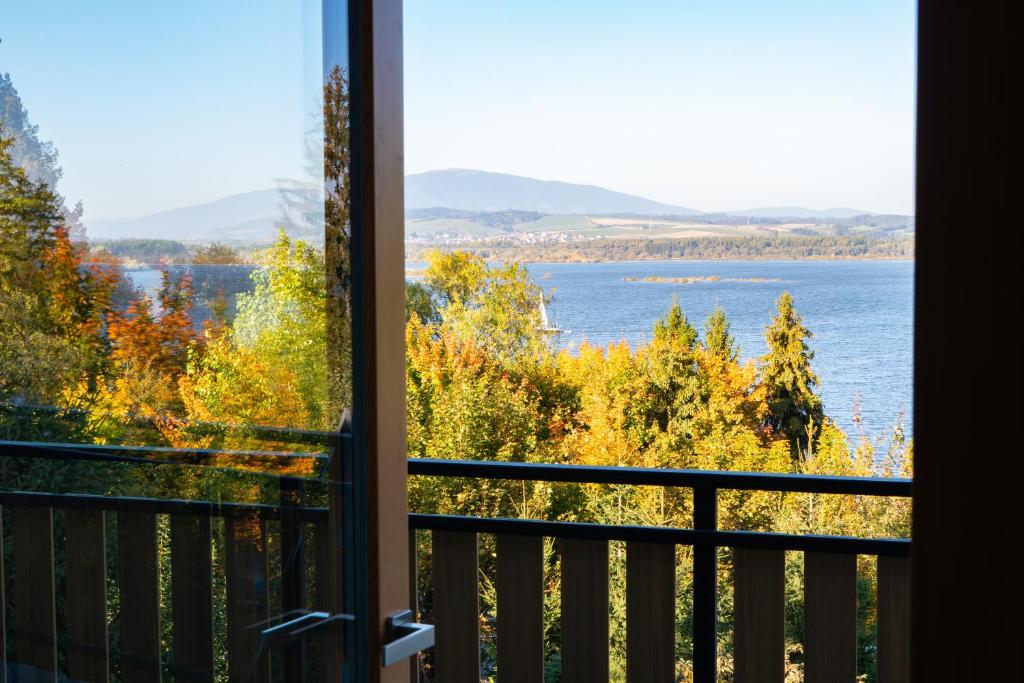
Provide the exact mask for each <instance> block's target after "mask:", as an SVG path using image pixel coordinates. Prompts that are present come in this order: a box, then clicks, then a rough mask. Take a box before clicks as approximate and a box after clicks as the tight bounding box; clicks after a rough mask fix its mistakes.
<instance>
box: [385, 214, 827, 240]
mask: <svg viewBox="0 0 1024 683" xmlns="http://www.w3.org/2000/svg"><path fill="white" fill-rule="evenodd" d="M405 234H406V236H407V237H409V238H411V239H421V240H428V241H429V240H442V241H443V240H451V239H459V238H473V239H486V238H492V237H506V238H507V237H515V236H517V235H518V236H521V237H523V238H527V239H528V238H529V237H531V236H532V237H538V238H552V237H563V238H567V239H596V238H616V237H630V238H639V239H643V238H658V237H679V238H685V237H739V236H751V235H754V236H774V235H785V234H822V235H828V234H832V226H831V225H823V224H815V223H774V224H749V225H717V224H712V223H708V222H696V221H693V220H689V221H687V220H674V219H669V218H662V217H657V218H643V217H636V216H588V215H583V214H553V215H548V216H544V217H543V218H540V219H539V220H533V221H526V222H522V223H515V224H513V225H501V226H498V225H493V224H488V222H487V217H486V215H481V216H480V217H479V218H466V217H462V216H459V217H439V218H409V219H406V222H405Z"/></svg>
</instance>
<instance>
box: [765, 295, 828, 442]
mask: <svg viewBox="0 0 1024 683" xmlns="http://www.w3.org/2000/svg"><path fill="white" fill-rule="evenodd" d="M776 306H777V308H778V312H777V313H776V315H775V318H774V319H773V320H772V324H771V325H770V326H769V327H768V329H767V330H765V340H766V341H767V342H768V353H767V354H765V355H764V356H763V357H762V358H761V362H760V372H761V384H762V385H763V386H764V387H765V389H766V397H767V403H768V416H767V418H766V420H765V421H766V424H767V426H768V427H770V428H771V429H772V430H773V431H775V432H777V433H781V434H785V435H786V437H787V438H788V439H789V443H790V447H791V449H792V451H793V454H794V456H796V457H799V458H801V459H805V458H808V457H809V456H810V454H811V448H812V446H813V443H814V435H815V434H816V433H817V432H818V429H819V428H820V427H821V423H822V421H823V419H824V413H823V410H822V405H821V399H820V398H819V397H818V395H817V394H815V393H814V389H815V387H816V386H817V384H818V377H817V375H815V374H814V371H813V370H812V369H811V360H812V359H813V358H814V352H813V351H811V350H810V349H809V348H808V346H807V340H808V339H810V338H811V337H812V336H813V335H812V334H811V332H810V330H808V329H807V328H806V327H804V325H803V321H802V320H801V318H800V316H799V315H798V314H797V312H796V309H795V308H794V307H793V297H792V296H791V295H790V294H789V292H783V294H782V296H781V297H779V300H778V301H777V302H776Z"/></svg>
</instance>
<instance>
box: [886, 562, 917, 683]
mask: <svg viewBox="0 0 1024 683" xmlns="http://www.w3.org/2000/svg"><path fill="white" fill-rule="evenodd" d="M910 601H911V589H910V560H909V559H908V558H905V557H879V558H878V683H908V682H909V681H910Z"/></svg>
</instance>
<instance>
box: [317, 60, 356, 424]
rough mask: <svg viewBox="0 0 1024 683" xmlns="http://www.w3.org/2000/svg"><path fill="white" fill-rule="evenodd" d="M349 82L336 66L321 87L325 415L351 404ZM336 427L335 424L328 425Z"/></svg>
mask: <svg viewBox="0 0 1024 683" xmlns="http://www.w3.org/2000/svg"><path fill="white" fill-rule="evenodd" d="M349 125H350V117H349V90H348V80H347V79H346V78H345V72H344V71H343V70H342V68H341V67H339V66H335V67H334V68H333V69H332V70H331V73H330V75H329V76H328V78H327V83H326V84H325V85H324V267H325V272H326V276H327V279H326V283H325V286H326V297H327V310H326V324H327V330H326V332H327V345H326V353H327V416H328V419H330V420H338V419H340V417H341V413H342V410H343V409H344V408H345V406H348V405H351V403H352V204H351V202H352V199H351V184H350V166H351V149H350V144H349V135H350V130H349ZM332 426H336V425H332Z"/></svg>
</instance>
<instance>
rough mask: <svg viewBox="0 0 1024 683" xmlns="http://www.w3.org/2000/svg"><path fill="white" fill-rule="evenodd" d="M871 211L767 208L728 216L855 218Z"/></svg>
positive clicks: (728, 212)
mask: <svg viewBox="0 0 1024 683" xmlns="http://www.w3.org/2000/svg"><path fill="white" fill-rule="evenodd" d="M870 214H871V212H870V211H863V210H861V209H846V208H842V207H836V208H832V209H821V210H818V209H808V208H807V207H804V206H767V207H762V208H759V209H744V210H742V211H726V212H725V215H726V216H739V217H741V218H746V217H750V218H812V219H823V218H853V217H854V216H864V215H870Z"/></svg>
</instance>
